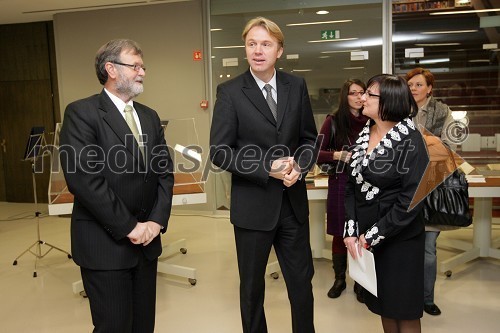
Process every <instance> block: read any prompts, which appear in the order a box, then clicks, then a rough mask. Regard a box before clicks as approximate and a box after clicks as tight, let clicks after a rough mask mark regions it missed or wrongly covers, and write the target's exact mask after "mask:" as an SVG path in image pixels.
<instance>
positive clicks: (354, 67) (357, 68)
mask: <svg viewBox="0 0 500 333" xmlns="http://www.w3.org/2000/svg"><path fill="white" fill-rule="evenodd" d="M363 68H364V67H344V69H363Z"/></svg>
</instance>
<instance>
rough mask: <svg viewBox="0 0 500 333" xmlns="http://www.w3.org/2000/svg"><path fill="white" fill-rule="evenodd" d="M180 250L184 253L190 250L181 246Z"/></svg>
mask: <svg viewBox="0 0 500 333" xmlns="http://www.w3.org/2000/svg"><path fill="white" fill-rule="evenodd" d="M180 251H181V253H182V254H186V253H187V252H188V250H187V249H186V248H184V247H181V249H180Z"/></svg>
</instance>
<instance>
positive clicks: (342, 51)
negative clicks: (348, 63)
mask: <svg viewBox="0 0 500 333" xmlns="http://www.w3.org/2000/svg"><path fill="white" fill-rule="evenodd" d="M353 51H361V49H357V50H336V51H321V52H320V53H344V52H353Z"/></svg>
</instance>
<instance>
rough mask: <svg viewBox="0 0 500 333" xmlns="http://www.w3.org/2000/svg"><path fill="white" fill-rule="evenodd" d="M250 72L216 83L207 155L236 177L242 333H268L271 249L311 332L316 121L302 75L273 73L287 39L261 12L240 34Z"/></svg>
mask: <svg viewBox="0 0 500 333" xmlns="http://www.w3.org/2000/svg"><path fill="white" fill-rule="evenodd" d="M242 37H243V40H244V42H245V52H246V57H247V60H248V63H249V65H250V69H249V70H247V71H246V72H245V73H243V74H241V75H240V76H238V77H236V78H234V79H232V80H230V81H227V82H224V83H222V84H220V85H219V86H218V87H217V99H216V102H215V106H214V114H213V119H212V126H211V129H210V147H211V148H210V159H211V160H212V163H213V164H214V165H216V166H218V167H220V168H221V169H224V170H227V171H229V172H230V173H231V174H232V184H231V186H232V188H231V217H230V219H231V223H232V224H233V225H234V236H235V242H236V254H237V258H238V270H239V275H240V309H241V319H242V326H243V332H244V333H265V332H267V324H266V316H265V313H264V294H265V280H264V276H265V271H266V265H267V261H268V258H269V253H270V251H271V247H272V246H274V249H275V250H276V255H277V257H278V261H279V265H280V268H281V271H282V273H283V277H284V279H285V283H286V287H287V291H288V298H289V300H290V305H291V310H292V311H291V312H292V332H294V333H314V314H313V303H314V298H313V293H312V283H311V281H312V277H313V275H314V266H313V261H312V252H311V246H310V243H309V208H308V200H307V189H306V183H305V176H306V174H307V172H308V171H309V170H310V169H311V168H312V167H313V166H314V163H315V162H316V155H317V150H318V148H319V147H317V146H316V137H317V134H318V133H317V131H316V125H315V123H314V118H313V114H312V110H311V103H310V100H309V93H308V90H307V85H306V82H305V80H304V79H303V78H300V77H297V76H293V75H290V74H288V73H286V72H281V71H277V70H275V64H276V61H277V60H278V58H279V57H280V56H281V55H282V54H283V43H284V37H283V33H282V32H281V29H280V28H279V27H278V25H276V23H274V22H272V21H271V20H269V19H267V18H264V17H256V18H254V19H252V20H250V21H249V22H248V23H247V25H246V26H245V28H244V30H243V34H242Z"/></svg>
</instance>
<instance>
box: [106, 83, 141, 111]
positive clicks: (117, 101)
mask: <svg viewBox="0 0 500 333" xmlns="http://www.w3.org/2000/svg"><path fill="white" fill-rule="evenodd" d="M104 91H105V92H106V94H108V96H109V98H110V99H111V101H112V102H113V104H114V105H115V106H116V107H117V109H118V111H120V112H121V113H124V112H125V111H124V110H125V106H126V105H130V106H131V107H132V108H133V107H134V102H133V101H132V100H130V101H129V102H128V103H125V102H124V101H122V100H121V99H120V98H119V97H117V96H115V95H113V94H112V93H111V92H110V91H109V90H108V89H106V88H104Z"/></svg>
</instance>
